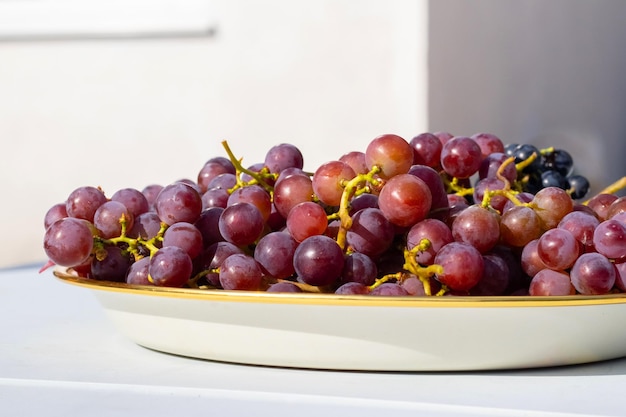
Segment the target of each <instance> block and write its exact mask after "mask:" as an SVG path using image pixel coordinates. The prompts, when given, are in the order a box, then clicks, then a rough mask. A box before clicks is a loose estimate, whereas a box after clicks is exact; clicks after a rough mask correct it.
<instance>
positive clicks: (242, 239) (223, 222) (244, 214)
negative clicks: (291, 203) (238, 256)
mask: <svg viewBox="0 0 626 417" xmlns="http://www.w3.org/2000/svg"><path fill="white" fill-rule="evenodd" d="M218 226H219V230H220V233H221V235H222V236H224V239H226V240H227V241H228V242H230V243H233V244H235V245H237V246H245V245H249V244H251V243H254V242H255V241H256V240H257V239H259V238H260V237H261V233H263V228H264V222H263V216H262V215H261V212H260V211H259V209H258V208H257V207H256V206H254V205H252V204H250V203H236V204H233V205H232V206H229V207H226V208H225V209H224V211H223V212H222V214H221V215H220V218H219V222H218Z"/></svg>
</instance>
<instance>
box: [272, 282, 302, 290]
mask: <svg viewBox="0 0 626 417" xmlns="http://www.w3.org/2000/svg"><path fill="white" fill-rule="evenodd" d="M266 291H267V292H296V293H297V292H302V290H301V289H300V287H298V286H297V285H296V284H295V283H293V282H290V281H281V282H275V283H274V284H272V285H270V286H269V287H267V290H266Z"/></svg>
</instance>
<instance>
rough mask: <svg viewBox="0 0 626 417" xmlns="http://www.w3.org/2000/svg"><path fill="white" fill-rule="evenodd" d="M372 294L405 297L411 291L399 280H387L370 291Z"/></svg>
mask: <svg viewBox="0 0 626 417" xmlns="http://www.w3.org/2000/svg"><path fill="white" fill-rule="evenodd" d="M370 295H376V296H381V297H403V296H408V295H409V293H408V291H407V290H406V289H404V287H403V286H402V285H400V284H399V283H397V282H385V283H383V284H380V285H379V286H378V287H376V288H374V289H373V290H371V291H370Z"/></svg>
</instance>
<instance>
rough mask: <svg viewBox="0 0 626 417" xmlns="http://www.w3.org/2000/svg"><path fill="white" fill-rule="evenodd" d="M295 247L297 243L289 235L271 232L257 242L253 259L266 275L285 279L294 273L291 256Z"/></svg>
mask: <svg viewBox="0 0 626 417" xmlns="http://www.w3.org/2000/svg"><path fill="white" fill-rule="evenodd" d="M297 247H298V242H296V240H295V239H294V238H293V237H292V236H291V235H290V234H289V233H285V232H271V233H268V234H266V235H265V236H263V237H262V238H261V239H260V240H259V243H258V244H257V246H256V248H255V250H254V259H255V260H256V261H257V262H258V263H259V265H260V266H261V268H262V269H263V271H264V272H265V273H266V274H267V275H269V276H271V277H274V278H278V279H285V278H287V277H290V276H292V275H293V274H294V272H295V269H294V267H293V255H294V253H295V251H296V248H297Z"/></svg>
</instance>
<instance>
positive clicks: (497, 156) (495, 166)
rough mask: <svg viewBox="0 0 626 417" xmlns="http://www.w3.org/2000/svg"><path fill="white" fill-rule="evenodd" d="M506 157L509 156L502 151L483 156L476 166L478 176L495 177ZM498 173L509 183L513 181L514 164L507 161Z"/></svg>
mask: <svg viewBox="0 0 626 417" xmlns="http://www.w3.org/2000/svg"><path fill="white" fill-rule="evenodd" d="M508 159H509V156H507V155H506V154H504V153H492V154H489V155H487V156H484V159H483V160H482V162H481V163H480V166H479V167H478V177H479V178H480V179H483V178H496V177H497V176H498V171H499V170H500V169H501V167H502V165H503V164H504V162H505V161H507V160H508ZM500 175H501V176H502V177H504V178H505V179H506V180H508V181H509V182H510V183H512V182H514V181H515V180H516V179H517V169H515V164H514V163H508V164H507V165H506V166H505V167H504V168H502V171H501V172H500Z"/></svg>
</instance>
